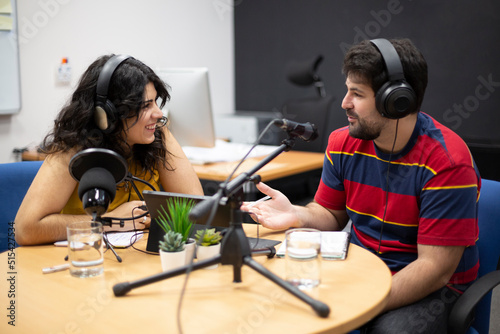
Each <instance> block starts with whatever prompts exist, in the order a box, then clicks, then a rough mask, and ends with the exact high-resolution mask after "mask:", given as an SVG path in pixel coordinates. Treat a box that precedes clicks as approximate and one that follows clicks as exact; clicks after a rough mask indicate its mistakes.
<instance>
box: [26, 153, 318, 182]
mask: <svg viewBox="0 0 500 334" xmlns="http://www.w3.org/2000/svg"><path fill="white" fill-rule="evenodd" d="M324 156H325V155H324V154H323V153H316V152H301V151H289V152H283V153H281V154H280V155H279V156H277V157H276V158H274V159H273V160H272V161H271V162H270V163H269V164H267V165H265V166H264V167H262V168H261V169H260V170H259V172H258V174H259V175H260V176H261V178H262V181H269V180H274V179H278V178H283V177H286V176H291V175H295V174H300V173H304V172H309V171H312V170H315V169H321V168H323V158H324ZM22 159H23V160H44V159H45V155H44V154H43V153H38V152H37V151H25V152H23V153H22ZM260 160H262V158H251V159H247V160H246V161H245V162H244V163H243V164H242V165H241V166H240V168H239V169H238V171H237V173H236V174H235V176H236V175H238V174H239V173H241V172H244V171H247V170H249V169H250V168H252V167H254V166H255V165H256V164H257V163H258V162H259V161H260ZM237 164H238V162H219V163H213V164H207V165H193V167H194V170H195V171H196V174H198V177H199V178H200V179H205V180H212V181H219V182H222V181H225V180H226V178H227V177H228V175H229V174H230V173H231V172H232V171H233V170H234V168H235V167H236V165H237Z"/></svg>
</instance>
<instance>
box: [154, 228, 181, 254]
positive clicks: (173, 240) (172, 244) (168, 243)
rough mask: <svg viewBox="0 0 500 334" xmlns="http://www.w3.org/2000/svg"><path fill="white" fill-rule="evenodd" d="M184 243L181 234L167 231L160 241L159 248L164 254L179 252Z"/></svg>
mask: <svg viewBox="0 0 500 334" xmlns="http://www.w3.org/2000/svg"><path fill="white" fill-rule="evenodd" d="M184 243H185V242H184V241H183V240H182V234H180V233H178V232H174V231H167V233H165V235H164V236H163V240H160V245H159V247H160V249H161V250H162V251H164V252H180V251H182V250H183V249H184Z"/></svg>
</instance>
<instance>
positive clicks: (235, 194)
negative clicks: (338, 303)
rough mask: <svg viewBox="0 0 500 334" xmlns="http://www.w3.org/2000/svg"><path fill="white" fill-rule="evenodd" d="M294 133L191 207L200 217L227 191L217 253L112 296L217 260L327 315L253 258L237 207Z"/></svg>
mask: <svg viewBox="0 0 500 334" xmlns="http://www.w3.org/2000/svg"><path fill="white" fill-rule="evenodd" d="M294 137H295V136H290V137H289V138H288V139H285V140H283V142H282V144H281V145H280V146H279V147H278V148H277V149H276V150H275V151H273V152H271V153H270V154H269V156H267V157H265V158H264V159H263V160H261V161H260V162H259V163H257V164H256V165H255V166H254V167H253V168H252V169H250V170H249V171H247V172H244V173H241V174H240V175H238V176H237V177H236V178H234V179H233V180H232V181H230V182H228V183H222V184H221V185H220V189H219V191H218V192H217V193H216V194H215V195H213V196H212V198H210V199H207V200H205V201H202V202H200V203H199V204H198V205H197V206H196V207H195V208H193V210H192V211H191V213H192V214H193V216H197V217H201V216H203V215H204V213H206V212H207V210H208V209H210V208H212V207H213V206H214V204H215V203H217V205H218V203H219V202H220V199H221V198H222V197H223V195H226V196H227V197H228V205H230V206H231V221H230V226H229V228H228V231H227V232H226V234H225V236H224V238H223V240H222V245H221V252H220V254H218V255H216V256H215V257H213V258H212V259H207V260H203V261H198V262H196V263H193V264H188V265H185V266H182V267H179V268H177V269H173V270H170V271H166V272H162V273H159V274H156V275H153V276H150V277H147V278H144V279H140V280H136V281H133V282H123V283H118V284H115V285H114V286H113V292H114V294H115V296H117V297H120V296H124V295H125V294H127V293H128V292H129V291H131V290H132V289H135V288H138V287H141V286H144V285H147V284H151V283H155V282H158V281H161V280H164V279H167V278H170V277H174V276H178V275H180V274H184V273H186V272H187V271H188V270H191V269H192V270H197V269H201V268H205V267H208V266H210V265H213V264H217V263H220V264H222V265H225V264H230V265H232V266H233V282H235V283H240V282H241V281H242V280H241V267H242V266H243V265H247V266H249V267H250V268H252V269H253V270H255V271H257V272H258V273H260V274H261V275H263V276H264V277H266V278H267V279H269V280H271V281H272V282H274V283H276V284H277V285H279V286H280V287H282V288H283V289H285V290H286V291H288V292H289V293H291V294H292V295H294V296H296V297H297V298H299V299H300V300H302V301H304V302H305V303H307V304H308V305H310V306H311V307H312V308H313V310H314V311H315V312H316V313H317V314H318V315H319V316H320V317H323V318H326V317H328V315H329V314H330V307H329V306H328V305H326V304H325V303H323V302H321V301H319V300H316V299H314V298H312V297H311V296H309V295H308V294H306V293H305V292H303V291H301V290H299V289H298V288H297V287H296V286H294V285H292V284H290V283H288V282H287V281H285V280H283V279H281V278H280V277H278V276H276V275H275V274H273V273H272V272H271V271H269V270H268V269H266V268H265V267H264V266H262V265H261V264H260V263H258V262H256V261H255V260H254V259H252V252H251V250H250V244H249V242H248V238H247V236H246V234H245V231H244V230H243V227H242V221H243V213H242V211H241V210H240V207H241V204H242V202H243V190H242V187H243V184H244V183H245V182H246V181H248V180H249V179H250V177H251V176H252V175H253V174H254V173H255V172H257V171H258V170H259V169H261V168H262V167H263V166H265V165H266V164H267V163H269V162H270V161H271V160H273V159H274V158H275V157H277V156H278V155H279V154H281V153H282V152H286V151H289V150H290V149H291V148H292V147H293V145H294V144H295V141H294ZM270 252H271V251H270ZM261 253H262V252H261Z"/></svg>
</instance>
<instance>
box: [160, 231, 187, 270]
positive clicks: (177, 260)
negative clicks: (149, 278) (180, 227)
mask: <svg viewBox="0 0 500 334" xmlns="http://www.w3.org/2000/svg"><path fill="white" fill-rule="evenodd" d="M159 248H160V259H161V267H162V269H163V271H168V270H171V269H174V268H177V267H181V266H183V265H185V264H186V250H185V248H184V241H183V240H182V234H180V233H177V232H174V231H168V232H167V233H165V235H164V236H163V240H160V245H159Z"/></svg>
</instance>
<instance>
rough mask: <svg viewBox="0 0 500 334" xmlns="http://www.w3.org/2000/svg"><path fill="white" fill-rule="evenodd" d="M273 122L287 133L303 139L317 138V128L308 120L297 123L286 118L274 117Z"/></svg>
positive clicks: (311, 139)
mask: <svg viewBox="0 0 500 334" xmlns="http://www.w3.org/2000/svg"><path fill="white" fill-rule="evenodd" d="M273 124H274V125H276V126H277V127H279V128H282V129H283V130H285V131H286V132H288V134H289V135H291V136H294V137H299V138H300V139H302V140H304V141H313V140H315V139H316V138H318V129H317V128H316V126H315V125H314V124H311V123H309V122H307V123H297V122H293V121H290V120H288V119H275V120H273Z"/></svg>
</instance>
